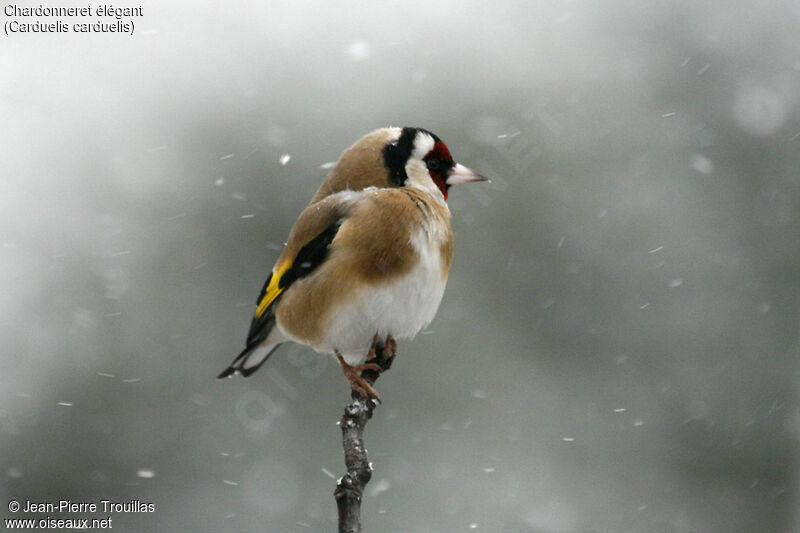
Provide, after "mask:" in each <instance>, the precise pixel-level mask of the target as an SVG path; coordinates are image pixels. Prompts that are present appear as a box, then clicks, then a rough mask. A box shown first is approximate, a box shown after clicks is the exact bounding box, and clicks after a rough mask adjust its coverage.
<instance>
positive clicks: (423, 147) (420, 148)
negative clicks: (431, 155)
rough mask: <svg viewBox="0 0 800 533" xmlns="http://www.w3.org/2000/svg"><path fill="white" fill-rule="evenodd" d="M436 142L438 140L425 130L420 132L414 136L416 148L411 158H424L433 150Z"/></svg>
mask: <svg viewBox="0 0 800 533" xmlns="http://www.w3.org/2000/svg"><path fill="white" fill-rule="evenodd" d="M434 144H436V141H434V140H433V137H431V136H430V135H429V134H427V133H425V132H424V131H420V132H418V133H417V136H416V137H415V138H414V150H412V152H411V158H412V159H422V158H423V157H425V156H426V155H428V152H430V151H431V150H433V145H434Z"/></svg>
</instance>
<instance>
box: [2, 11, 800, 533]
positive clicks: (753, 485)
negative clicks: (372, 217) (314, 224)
mask: <svg viewBox="0 0 800 533" xmlns="http://www.w3.org/2000/svg"><path fill="white" fill-rule="evenodd" d="M34 4H35V3H25V5H34ZM20 5H22V4H20ZM36 5H38V4H36ZM143 12H144V17H142V18H141V19H137V20H136V24H137V26H136V30H135V33H134V35H133V36H126V35H90V36H80V35H13V36H5V35H3V36H2V38H0V71H1V72H2V78H0V116H2V124H3V125H2V127H1V128H0V169H2V170H0V245H1V246H0V256H1V257H2V260H1V261H0V288H1V289H2V297H1V298H0V339H1V340H0V450H2V451H0V479H1V480H2V483H0V498H2V502H3V503H2V512H0V516H2V518H8V517H11V516H17V517H19V516H21V515H19V514H18V515H12V514H11V513H9V512H8V511H7V509H6V502H7V501H8V500H10V499H12V498H15V499H18V500H25V499H31V500H34V501H47V500H53V499H56V500H57V499H61V498H69V499H71V500H73V501H95V502H98V501H99V500H101V499H111V500H116V501H130V500H140V501H143V502H152V503H154V504H155V507H156V510H155V512H154V513H152V514H138V515H137V514H122V515H114V516H113V518H114V520H115V521H114V527H115V530H118V531H208V532H222V531H231V532H233V531H236V532H245V531H247V532H249V531H279V532H282V531H333V530H335V505H334V501H333V497H332V491H333V488H334V485H335V481H334V479H332V478H335V477H338V476H339V475H341V474H342V473H343V469H344V467H343V460H342V451H341V440H340V433H339V429H338V428H337V426H336V422H337V420H338V418H339V416H340V414H341V410H342V408H343V406H344V405H345V403H346V402H347V399H348V388H347V385H346V383H345V380H344V378H343V377H342V375H341V372H340V370H339V369H338V367H337V365H336V364H335V361H334V360H333V359H328V358H325V357H321V356H317V355H315V354H313V353H312V352H310V351H308V350H304V349H300V348H296V347H294V348H293V347H284V348H282V349H281V351H279V352H277V354H276V355H275V356H274V357H273V358H272V359H271V360H270V361H269V363H268V364H267V365H265V367H264V368H263V369H262V370H261V371H260V372H258V373H257V374H255V375H254V376H252V377H251V378H249V379H242V378H238V379H233V380H227V381H217V380H216V379H214V377H215V375H216V374H217V373H218V372H220V371H221V370H222V369H223V368H225V366H226V365H228V364H229V363H230V361H231V359H232V358H233V356H234V355H236V354H237V353H238V352H239V350H240V348H241V347H242V343H243V339H244V336H245V334H246V331H247V328H248V325H249V320H250V316H251V313H252V311H253V308H254V299H255V296H256V295H257V292H258V290H259V289H260V287H261V284H262V283H263V280H264V277H265V276H266V274H267V272H268V271H269V270H270V268H271V267H272V264H273V261H274V260H275V259H276V258H277V255H278V253H279V249H280V247H281V246H282V243H283V241H284V240H285V238H286V235H287V233H288V230H289V228H290V227H291V225H292V223H293V221H294V220H295V217H296V216H297V214H298V213H299V212H300V210H301V209H302V207H303V206H304V204H305V203H306V202H307V201H308V200H309V198H310V197H311V195H312V194H313V192H314V191H315V190H316V187H317V186H318V185H319V183H320V182H321V181H322V179H323V178H324V176H325V175H326V173H327V170H326V169H327V168H329V166H330V165H329V164H330V163H331V162H333V161H335V160H336V158H337V157H338V155H339V153H340V152H341V151H342V150H343V149H344V148H345V147H347V146H349V145H350V144H351V143H352V142H353V141H355V140H356V139H357V138H358V137H360V136H361V135H362V134H364V133H367V132H368V131H371V130H372V129H374V128H377V127H382V126H386V125H398V126H403V125H413V126H423V127H425V128H428V129H430V130H432V131H434V132H435V133H437V134H438V135H439V136H441V137H442V138H443V139H444V140H445V141H446V142H447V144H448V145H449V147H450V149H451V151H452V153H453V154H454V156H455V157H456V159H457V160H459V161H461V162H462V163H464V164H466V165H468V166H470V167H473V168H475V169H476V170H478V171H480V172H482V173H484V174H487V175H490V176H491V177H493V178H494V180H493V183H492V184H489V185H473V186H470V187H466V186H465V187H463V188H457V189H455V190H453V191H452V194H451V199H450V207H451V210H452V212H453V225H454V228H455V232H456V258H455V264H454V268H453V270H452V272H451V276H450V283H449V287H448V289H447V292H446V294H445V297H444V301H443V303H442V306H441V308H440V311H439V314H438V316H437V318H436V320H435V321H434V323H433V324H432V325H431V326H430V328H429V330H427V331H425V332H424V334H422V335H420V336H418V337H417V339H415V340H414V341H413V342H405V343H402V344H401V345H400V353H399V358H398V360H397V361H396V363H395V365H394V367H393V368H392V370H391V372H390V373H388V374H387V375H386V376H384V377H383V378H382V379H381V380H380V381H379V382H378V389H379V390H380V392H381V395H382V397H383V399H384V402H385V403H384V405H383V406H381V407H380V408H379V409H378V411H377V413H376V416H375V418H374V419H373V420H372V422H371V423H370V424H369V426H368V427H367V434H366V442H367V446H368V449H369V453H370V459H371V460H372V461H373V462H374V466H375V474H374V477H373V480H372V482H371V483H370V484H369V485H368V487H367V497H366V500H365V503H364V506H363V514H364V524H365V527H366V530H367V531H381V532H404V533H408V532H412V533H416V532H419V533H422V532H451V531H470V530H477V531H492V532H496V531H502V532H517V531H521V532H526V531H530V532H540V533H550V532H567V533H570V532H575V533H577V532H601V531H602V532H642V531H646V532H662V531H663V532H717V531H719V532H755V531H758V532H785V531H800V516H799V515H798V513H797V510H798V508H799V507H800V499H798V496H797V493H796V490H795V489H796V484H797V479H798V474H800V467H798V462H797V459H798V438H799V436H800V415H799V414H798V413H800V410H799V409H798V408H799V406H798V399H797V398H798V393H800V387H798V385H799V384H800V381H799V379H798V357H797V355H798V318H800V316H799V315H800V310H799V309H798V303H799V302H800V284H799V283H798V280H800V219H799V218H798V213H799V212H800V173H799V172H798V169H800V155H799V154H800V38H798V36H800V7H798V3H797V2H790V1H754V2H745V1H742V0H739V1H734V2H723V1H719V0H718V1H712V2H690V1H656V2H629V1H623V0H603V1H601V2H588V1H583V0H564V1H555V0H554V1H540V2H523V1H515V2H505V3H494V4H490V3H488V2H465V1H461V2H419V1H411V2H408V1H407V2H396V3H394V2H373V3H367V2H321V1H315V2H303V3H301V2H294V3H289V2H284V3H275V2H255V1H250V2H237V3H196V2H175V1H172V2H155V1H152V0H148V1H146V2H144V3H143ZM23 517H24V516H23Z"/></svg>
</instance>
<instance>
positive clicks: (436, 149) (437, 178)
mask: <svg viewBox="0 0 800 533" xmlns="http://www.w3.org/2000/svg"><path fill="white" fill-rule="evenodd" d="M422 160H423V161H424V162H425V165H426V166H427V167H428V172H429V173H430V175H431V179H433V182H434V183H435V184H436V186H437V187H439V190H440V191H442V195H444V199H445V200H447V190H448V189H449V188H450V187H449V185H447V178H446V176H447V173H448V172H449V171H450V169H451V168H453V165H454V164H455V163H454V162H453V156H451V155H450V150H448V149H447V146H446V145H445V144H444V143H443V142H442V141H437V142H436V143H435V144H434V145H433V148H431V151H430V152H428V153H427V154H425V157H423V158H422Z"/></svg>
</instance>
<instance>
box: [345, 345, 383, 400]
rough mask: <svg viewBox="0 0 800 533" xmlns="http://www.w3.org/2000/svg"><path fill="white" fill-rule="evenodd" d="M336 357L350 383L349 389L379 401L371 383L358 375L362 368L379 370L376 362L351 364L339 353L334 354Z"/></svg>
mask: <svg viewBox="0 0 800 533" xmlns="http://www.w3.org/2000/svg"><path fill="white" fill-rule="evenodd" d="M336 358H337V359H338V360H339V365H340V366H341V367H342V373H343V374H344V377H345V378H347V381H348V382H349V383H350V388H351V389H353V390H354V391H356V392H357V393H358V394H360V395H361V396H362V397H364V398H371V399H373V400H375V401H377V402H380V401H381V397H380V396H379V395H378V391H376V390H375V389H374V388H373V387H372V385H371V384H370V383H369V382H368V381H367V380H366V379H364V378H363V377H361V375H360V372H362V371H364V370H374V371H375V372H380V371H381V367H380V366H379V365H378V364H377V363H364V364H363V365H358V366H351V365H349V364H348V363H347V361H345V360H344V357H342V355H341V354H340V353H337V354H336Z"/></svg>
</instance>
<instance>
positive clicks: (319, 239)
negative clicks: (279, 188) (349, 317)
mask: <svg viewBox="0 0 800 533" xmlns="http://www.w3.org/2000/svg"><path fill="white" fill-rule="evenodd" d="M362 195H363V193H362V192H357V191H342V192H338V193H336V194H332V195H330V196H328V197H326V198H324V199H323V200H321V201H319V202H317V203H315V204H312V205H309V206H308V207H307V208H306V209H305V210H304V211H303V212H302V213H301V214H300V217H299V218H298V219H297V222H296V223H295V225H294V228H292V231H291V233H290V234H289V240H288V241H287V243H286V247H285V248H284V250H283V253H282V254H281V256H280V257H279V258H278V261H277V262H276V263H275V266H274V267H273V269H272V272H271V273H270V275H269V277H268V278H267V281H266V282H265V283H264V287H263V288H262V289H261V293H260V294H259V296H258V299H257V300H256V311H255V314H254V315H253V320H252V322H251V324H250V332H249V333H248V335H247V344H248V346H249V345H253V344H258V343H260V342H262V341H263V340H264V339H266V337H267V335H268V334H269V332H270V330H271V329H272V328H273V326H274V324H275V319H274V318H275V309H274V308H275V304H276V303H277V302H278V300H279V297H280V295H281V294H282V293H283V292H284V291H285V290H286V289H287V288H288V287H289V286H290V285H291V284H292V283H294V282H295V281H297V280H298V279H300V278H303V277H305V276H307V275H309V274H310V273H311V272H313V271H314V270H315V269H316V268H317V267H318V266H319V265H320V264H321V263H322V262H323V261H324V260H325V258H326V257H327V255H328V248H329V247H330V244H331V242H332V241H333V238H334V237H335V236H336V233H337V232H338V231H339V226H340V225H341V223H342V221H343V220H344V219H345V218H347V216H348V215H349V213H350V209H351V207H352V205H353V204H354V203H355V202H356V201H358V199H359V198H360V197H361V196H362Z"/></svg>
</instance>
